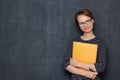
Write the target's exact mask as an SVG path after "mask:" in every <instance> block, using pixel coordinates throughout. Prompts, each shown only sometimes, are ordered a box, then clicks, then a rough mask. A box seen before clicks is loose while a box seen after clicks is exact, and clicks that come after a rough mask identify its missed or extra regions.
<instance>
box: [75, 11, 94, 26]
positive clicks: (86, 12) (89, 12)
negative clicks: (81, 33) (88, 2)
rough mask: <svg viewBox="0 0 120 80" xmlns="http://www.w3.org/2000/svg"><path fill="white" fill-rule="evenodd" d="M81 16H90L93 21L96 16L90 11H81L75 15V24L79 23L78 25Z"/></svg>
mask: <svg viewBox="0 0 120 80" xmlns="http://www.w3.org/2000/svg"><path fill="white" fill-rule="evenodd" d="M79 15H85V16H88V17H90V18H91V19H94V16H93V15H92V12H91V11H90V10H88V9H81V10H79V11H78V12H77V13H76V14H75V22H76V23H77V25H78V21H77V17H78V16H79Z"/></svg>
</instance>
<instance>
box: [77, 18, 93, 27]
mask: <svg viewBox="0 0 120 80" xmlns="http://www.w3.org/2000/svg"><path fill="white" fill-rule="evenodd" d="M91 20H92V19H88V20H86V21H85V22H80V23H79V25H80V26H84V25H85V24H86V25H89V24H90V21H91Z"/></svg>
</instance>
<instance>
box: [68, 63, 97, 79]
mask: <svg viewBox="0 0 120 80" xmlns="http://www.w3.org/2000/svg"><path fill="white" fill-rule="evenodd" d="M66 70H67V71H69V72H71V73H73V74H76V75H82V76H85V77H88V78H91V79H94V78H95V77H96V75H97V72H91V71H86V70H83V69H78V68H76V67H74V66H72V65H68V66H67V67H66Z"/></svg>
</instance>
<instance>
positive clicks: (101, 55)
mask: <svg viewBox="0 0 120 80" xmlns="http://www.w3.org/2000/svg"><path fill="white" fill-rule="evenodd" d="M106 53H107V52H106V45H105V43H104V42H101V44H100V45H99V47H98V55H97V61H96V64H94V65H95V67H96V70H97V72H103V71H104V69H105V65H106Z"/></svg>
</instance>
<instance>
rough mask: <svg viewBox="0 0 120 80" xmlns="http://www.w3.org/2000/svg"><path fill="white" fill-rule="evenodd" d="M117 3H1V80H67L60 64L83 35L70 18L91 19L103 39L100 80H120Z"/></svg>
mask: <svg viewBox="0 0 120 80" xmlns="http://www.w3.org/2000/svg"><path fill="white" fill-rule="evenodd" d="M119 4H120V1H119V0H116V1H114V0H0V80H69V77H68V75H69V74H68V73H67V72H65V71H64V70H63V68H62V65H61V63H62V59H63V56H64V54H66V53H65V51H66V50H67V47H68V44H69V41H70V40H71V39H72V38H77V37H79V36H80V35H81V34H80V32H79V29H78V27H77V26H76V24H75V22H74V14H75V12H76V11H77V10H79V9H81V8H88V9H90V10H91V11H92V12H93V14H94V15H95V18H96V19H95V33H96V35H98V36H101V37H103V38H104V40H106V42H107V46H108V54H107V56H108V58H107V68H106V70H105V74H104V77H103V80H119V79H120V74H119V72H120V69H119V68H120V64H119V60H120V58H119V57H120V49H119V48H120V47H119V46H120V43H119V42H120V36H119V35H120V15H119V14H120V5H119Z"/></svg>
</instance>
